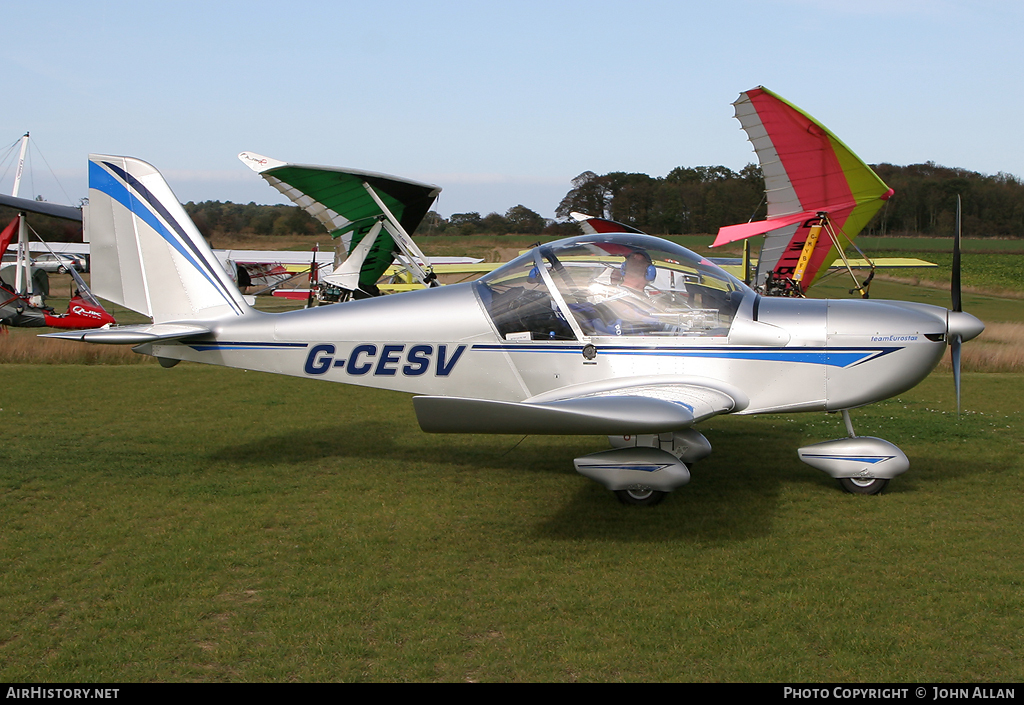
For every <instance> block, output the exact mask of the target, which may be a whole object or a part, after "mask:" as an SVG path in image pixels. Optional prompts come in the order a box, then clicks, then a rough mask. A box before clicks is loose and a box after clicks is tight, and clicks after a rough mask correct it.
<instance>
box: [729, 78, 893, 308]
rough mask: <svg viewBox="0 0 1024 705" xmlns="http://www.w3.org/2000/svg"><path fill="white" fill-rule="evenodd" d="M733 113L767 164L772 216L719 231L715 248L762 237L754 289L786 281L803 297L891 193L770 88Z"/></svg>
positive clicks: (751, 94)
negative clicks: (773, 282) (754, 237)
mask: <svg viewBox="0 0 1024 705" xmlns="http://www.w3.org/2000/svg"><path fill="white" fill-rule="evenodd" d="M733 105H734V106H735V108H736V118H737V119H738V120H739V121H740V124H741V125H742V126H743V129H744V131H745V132H746V133H747V139H749V140H750V142H751V144H753V145H754V151H755V152H756V153H757V158H758V161H759V162H760V164H761V171H762V172H763V174H764V180H765V191H766V193H767V199H768V216H767V219H766V220H762V221H756V222H752V223H743V224H740V225H729V226H726V227H723V228H721V229H720V230H719V231H718V237H717V238H716V239H715V242H714V243H713V245H712V247H717V246H719V245H724V244H726V243H730V242H736V241H737V240H743V239H746V238H750V237H753V236H755V235H764V236H765V240H764V245H763V247H762V249H761V255H760V257H759V258H758V268H757V278H756V281H755V286H759V287H764V286H765V283H766V280H769V279H772V278H774V279H776V280H786V281H788V282H789V283H790V284H791V285H792V286H794V287H795V288H796V289H797V290H798V293H801V294H802V293H803V292H805V291H806V290H807V288H808V287H809V286H811V285H812V284H814V282H815V281H817V280H818V279H819V278H820V277H821V276H822V275H823V274H824V273H825V272H827V271H828V269H829V266H830V265H831V264H832V263H833V262H834V261H835V259H836V258H837V257H839V256H840V255H841V254H842V250H843V248H844V247H845V246H847V245H849V244H851V243H852V242H853V239H854V238H855V237H856V236H857V234H858V233H859V232H860V231H861V230H862V229H863V228H864V226H865V225H867V223H868V221H870V220H871V217H872V216H873V215H874V214H875V213H876V212H877V211H878V209H879V208H881V207H882V204H883V203H884V202H885V201H886V200H888V199H889V198H890V197H891V196H892V195H893V190H892V189H891V188H889V187H888V186H887V185H886V184H885V182H883V181H882V180H881V179H880V178H878V175H877V174H875V172H874V171H872V170H871V167H869V166H868V165H867V164H865V163H864V162H863V161H862V160H861V159H860V157H858V156H857V155H856V154H854V153H853V152H852V151H851V150H850V148H849V147H847V146H846V145H845V144H843V142H842V141H841V140H840V139H839V138H838V137H836V136H835V135H834V134H832V132H831V131H829V129H828V128H826V127H825V126H824V125H822V124H821V123H820V122H818V121H817V120H815V119H814V118H813V117H811V116H810V115H808V114H807V113H805V112H804V111H803V110H801V109H800V108H798V107H796V106H795V105H793V104H792V103H790V102H788V101H786V100H785V99H783V98H782V97H780V96H778V95H776V94H775V93H772V92H771V91H770V90H768V89H767V88H763V87H758V88H754V89H753V90H749V91H746V92H745V93H741V94H740V97H739V100H737V101H736V102H735V103H733Z"/></svg>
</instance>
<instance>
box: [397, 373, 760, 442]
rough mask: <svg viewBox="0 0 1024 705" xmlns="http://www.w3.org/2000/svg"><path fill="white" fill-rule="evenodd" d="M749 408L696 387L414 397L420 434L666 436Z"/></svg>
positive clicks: (727, 396)
mask: <svg viewBox="0 0 1024 705" xmlns="http://www.w3.org/2000/svg"><path fill="white" fill-rule="evenodd" d="M560 391H566V390H560ZM744 406H746V404H745V403H741V402H740V400H738V399H736V398H735V397H734V396H733V395H730V394H728V393H726V392H724V391H721V390H719V389H713V388H710V387H704V386H700V385H694V384H637V385H633V386H619V387H616V388H613V389H606V390H602V391H596V392H591V393H588V394H583V395H580V396H575V397H569V398H555V399H547V398H544V397H537V398H536V400H534V401H525V402H509V401H493V400H489V399H469V398H463V397H434V396H418V397H413V407H414V408H415V410H416V418H417V419H418V420H419V423H420V428H422V429H423V430H424V431H426V432H428V433H515V434H531V435H534V434H536V435H562V434H594V435H604V436H614V435H622V434H636V433H665V432H669V431H679V430H682V429H685V428H689V427H690V426H692V425H693V424H695V423H697V422H699V421H703V420H704V419H707V418H710V417H712V416H714V415H716V414H722V413H728V412H730V411H738V410H740V409H741V408H743V407H744Z"/></svg>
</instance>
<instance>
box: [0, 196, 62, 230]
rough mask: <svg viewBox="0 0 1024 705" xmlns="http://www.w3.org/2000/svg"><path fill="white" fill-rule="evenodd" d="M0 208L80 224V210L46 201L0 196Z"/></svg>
mask: <svg viewBox="0 0 1024 705" xmlns="http://www.w3.org/2000/svg"><path fill="white" fill-rule="evenodd" d="M0 206H7V207H9V208H17V209H18V210H19V211H25V212H27V213H38V214H40V215H48V216H50V217H52V218H63V219H64V220H77V221H78V222H79V223H81V222H82V209H81V208H74V207H73V206H62V205H60V204H58V203H48V202H47V201H36V200H33V199H31V198H18V197H17V196H4V195H0Z"/></svg>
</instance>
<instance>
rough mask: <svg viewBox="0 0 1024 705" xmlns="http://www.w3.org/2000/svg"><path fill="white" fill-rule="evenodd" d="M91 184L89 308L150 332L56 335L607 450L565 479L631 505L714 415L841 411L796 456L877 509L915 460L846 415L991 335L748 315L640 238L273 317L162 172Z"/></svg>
mask: <svg viewBox="0 0 1024 705" xmlns="http://www.w3.org/2000/svg"><path fill="white" fill-rule="evenodd" d="M89 170H90V183H89V186H90V190H89V206H88V212H87V218H88V221H89V232H90V237H91V241H92V253H93V254H92V260H93V286H94V290H95V291H96V293H97V294H98V295H100V296H102V297H103V298H106V299H108V300H111V301H114V302H116V303H119V304H121V305H124V306H126V307H128V308H130V309H133V310H135V311H138V312H140V313H142V314H145V315H146V316H149V317H151V318H152V321H153V322H152V324H143V325H127V326H116V327H108V328H104V329H100V330H94V331H76V332H73V333H57V334H50V335H49V336H48V337H58V338H64V339H71V340H81V341H85V342H89V343H107V344H127V345H132V346H134V348H133V349H134V350H135V351H136V352H139V353H142V354H146V355H153V356H155V357H156V358H158V360H159V361H160V363H161V364H162V365H164V366H165V367H171V366H173V365H176V364H177V363H178V362H179V361H180V360H189V361H192V362H200V363H206V364H214V365H225V366H228V367H236V368H243V369H249V370H259V371H264V372H272V373H277V374H286V375H293V376H296V377H306V378H311V379H322V380H326V381H329V382H340V383H343V384H355V385H360V386H367V387H378V388H382V389H390V390H394V391H398V392H407V393H411V394H414V395H415V396H414V397H413V400H412V401H413V406H414V408H415V411H416V416H417V419H418V420H419V424H420V426H421V428H422V429H423V430H424V431H426V432H429V433H510V434H560V435H561V434H582V435H606V436H608V437H609V439H610V441H611V445H612V446H613V447H612V449H610V450H604V451H601V452H597V453H593V454H590V455H585V456H583V457H580V458H576V459H575V461H574V462H575V467H576V469H577V471H578V472H580V473H581V474H583V475H584V476H586V477H589V478H592V479H594V480H596V481H598V482H600V483H601V484H602V485H604V486H605V487H606V488H608V489H609V490H611V491H613V492H615V493H616V495H617V496H618V498H619V499H620V500H621V501H622V502H623V503H626V504H638V505H652V504H656V503H657V502H659V501H660V500H662V499H663V498H664V496H665V494H666V493H668V492H671V491H673V490H675V489H677V488H678V487H680V486H682V485H684V484H686V483H687V482H688V481H689V479H690V473H689V470H688V467H687V466H688V465H689V464H692V463H694V462H695V461H697V460H699V459H701V458H703V457H705V456H707V455H708V454H709V453H710V452H711V445H710V443H709V442H708V441H707V439H705V438H704V436H703V435H701V434H700V433H699V432H698V431H697V430H696V429H695V426H696V425H697V424H699V423H700V422H701V421H704V420H706V419H708V418H710V417H712V416H715V415H717V414H761V413H780V412H798V411H799V412H807V411H824V412H836V411H839V412H842V413H843V416H844V419H845V420H846V425H847V429H848V432H849V436H848V437H847V438H843V439H839V440H834V441H828V442H825V443H819V444H815V445H811V446H807V447H804V448H801V449H799V457H800V458H801V459H802V460H804V461H805V462H807V463H808V464H810V465H812V466H813V467H816V468H819V469H821V470H823V471H824V472H826V473H827V474H829V475H831V476H832V477H834V478H837V479H838V480H839V482H840V484H841V485H842V487H843V488H844V489H846V490H847V491H849V492H853V493H859V494H875V493H877V492H880V491H881V490H882V489H883V488H884V487H885V486H886V484H887V483H888V481H889V480H890V479H892V478H893V477H895V476H897V475H899V474H900V473H902V472H904V471H906V470H907V468H908V467H909V461H908V460H907V457H906V455H905V454H904V453H903V452H902V451H900V449H899V448H897V447H896V446H895V445H893V444H892V443H889V442H887V441H884V440H881V439H878V438H871V437H862V436H856V435H855V433H854V431H853V427H852V424H851V423H850V418H849V414H848V410H849V409H852V408H854V407H859V406H862V405H865V404H870V403H872V402H876V401H880V400H883V399H887V398H889V397H892V396H894V395H896V394H899V393H901V392H903V391H905V390H907V389H910V388H911V387H913V386H914V385H916V384H917V383H919V382H920V381H921V380H922V379H924V378H925V376H927V375H928V373H929V372H930V371H931V370H932V369H933V368H934V367H935V365H936V364H937V363H938V361H939V359H940V357H941V356H942V355H943V353H944V352H945V350H946V347H947V345H952V346H953V347H954V352H955V353H958V351H959V344H960V343H961V342H962V341H966V340H970V339H971V338H973V337H975V336H977V335H978V334H979V333H980V332H981V331H982V330H983V329H984V326H983V324H982V323H981V321H979V320H978V319H977V318H975V317H974V316H971V315H970V314H967V313H964V312H962V311H960V310H947V309H945V308H940V307H936V306H929V305H924V304H917V303H908V302H898V301H880V300H854V299H851V300H811V299H801V298H771V297H764V296H760V295H758V294H757V293H755V292H754V291H753V290H752V289H750V288H749V287H748V286H746V285H745V284H744V283H743V282H741V281H739V280H738V279H736V278H735V277H733V276H731V275H730V274H728V273H726V272H725V271H724V270H722V269H720V268H719V267H718V266H716V265H714V264H713V263H711V262H709V261H708V260H706V259H704V258H702V257H701V256H699V255H697V254H695V253H693V252H690V251H689V250H687V249H685V248H683V247H680V246H678V245H675V244H673V243H671V242H668V241H666V240H662V239H659V238H655V237H651V236H647V235H643V234H638V233H635V232H621V233H592V234H587V235H583V236H580V237H574V238H569V239H565V240H559V241H557V242H553V243H550V244H547V245H540V246H538V247H535V248H534V249H532V250H530V251H529V252H527V253H525V254H523V255H521V256H520V257H518V258H516V259H514V260H513V261H511V262H509V263H507V264H505V265H504V266H502V267H500V268H498V269H496V270H495V271H493V272H491V273H489V274H487V275H486V276H484V277H483V278H481V279H479V280H477V281H474V282H467V283H463V284H457V285H450V286H442V287H434V288H426V289H422V290H420V291H413V292H409V293H404V294H395V295H390V296H383V297H377V298H370V299H364V300H357V301H350V302H347V303H341V304H335V305H331V306H322V307H315V308H307V309H304V310H295V311H288V312H284V313H266V312H261V311H258V310H256V309H255V308H253V307H252V306H251V301H250V300H248V299H247V298H246V297H244V296H243V295H242V294H241V293H240V292H239V290H238V288H237V287H236V286H235V285H234V283H233V282H232V281H231V278H230V277H229V275H228V274H227V273H226V272H225V271H224V269H223V268H222V267H221V266H219V264H218V262H217V260H216V258H215V256H214V254H213V252H212V251H211V250H210V248H209V246H208V245H207V243H206V241H205V240H204V239H203V237H202V236H201V235H200V234H199V232H198V230H197V229H196V227H195V226H194V225H193V224H192V222H191V221H190V219H189V218H188V216H187V215H186V214H185V212H184V210H183V208H182V207H181V206H180V205H179V202H178V200H177V198H175V197H174V194H173V193H172V192H171V189H170V188H169V187H168V186H167V184H166V183H165V181H164V179H163V178H162V176H161V175H160V173H159V172H158V171H157V170H156V169H155V168H154V167H152V166H151V165H149V164H147V163H146V162H143V161H140V160H138V159H134V158H130V157H115V156H103V155H92V156H91V157H90V163H89ZM389 178H394V177H389ZM367 188H370V187H369V186H367ZM385 210H386V209H385ZM382 217H386V215H382ZM954 308H956V309H959V306H955V307H954ZM958 359H959V358H958V355H956V356H955V361H956V362H958Z"/></svg>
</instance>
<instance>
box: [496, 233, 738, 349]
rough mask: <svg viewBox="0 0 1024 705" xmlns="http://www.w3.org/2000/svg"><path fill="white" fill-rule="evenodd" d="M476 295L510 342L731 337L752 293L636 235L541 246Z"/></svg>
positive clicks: (699, 261)
mask: <svg viewBox="0 0 1024 705" xmlns="http://www.w3.org/2000/svg"><path fill="white" fill-rule="evenodd" d="M477 291H478V293H479V295H480V298H481V300H482V301H483V302H484V305H485V306H486V308H487V310H488V313H489V314H490V316H491V319H492V321H493V322H494V326H495V328H496V329H497V330H498V332H499V334H500V335H501V337H502V338H503V339H505V340H579V339H584V338H593V337H605V336H674V337H724V336H727V335H728V334H729V328H730V326H731V324H732V319H733V316H734V315H735V313H736V309H737V308H738V307H739V303H740V301H741V300H742V298H743V296H744V295H747V294H750V295H753V292H751V291H750V289H748V288H747V287H746V286H745V285H744V284H743V283H742V282H740V281H739V280H738V279H736V278H735V277H733V276H731V275H729V274H727V273H726V272H725V271H723V270H722V269H720V268H719V267H717V266H716V265H714V264H712V263H711V262H709V261H707V260H706V259H704V258H702V257H700V256H699V255H696V254H694V253H693V252H690V251H689V250H687V249H685V248H683V247H680V246H678V245H675V244H673V243H671V242H668V241H666V240H661V239H659V238H655V237H650V236H647V235H636V234H631V233H630V234H627V233H619V234H595V235H585V236H583V237H577V238H571V239H568V240H559V241H558V242H554V243H551V244H549V245H541V246H539V247H536V248H534V249H533V250H531V251H530V252H527V253H526V254H524V255H522V256H520V257H518V258H516V259H514V260H512V261H511V262H509V263H508V264H506V265H505V266H503V267H501V268H499V269H496V270H495V271H493V272H491V273H490V274H488V275H487V276H485V277H483V278H482V279H480V280H479V282H478V283H477Z"/></svg>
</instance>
